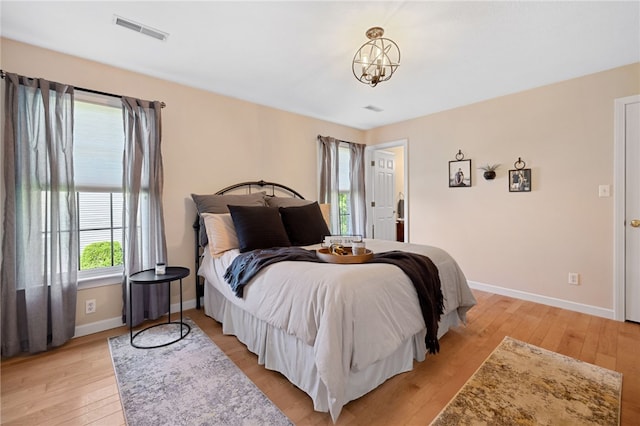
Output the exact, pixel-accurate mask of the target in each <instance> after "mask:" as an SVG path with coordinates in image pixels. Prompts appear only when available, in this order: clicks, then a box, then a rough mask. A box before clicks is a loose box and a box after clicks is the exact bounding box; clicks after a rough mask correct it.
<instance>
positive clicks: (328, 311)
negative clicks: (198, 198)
mask: <svg viewBox="0 0 640 426" xmlns="http://www.w3.org/2000/svg"><path fill="white" fill-rule="evenodd" d="M366 244H367V248H369V249H371V250H373V251H374V252H376V253H378V252H383V251H389V250H398V249H400V250H405V251H412V252H415V253H420V254H424V255H426V256H428V257H429V258H430V259H431V260H432V261H433V263H434V264H435V265H436V266H437V267H438V270H439V275H440V280H441V283H442V291H443V295H444V307H445V314H446V313H448V312H450V311H452V310H457V311H458V316H459V318H460V320H461V321H463V322H464V321H465V314H466V312H467V310H468V309H469V308H471V306H473V305H474V304H475V299H474V297H473V295H472V294H471V291H470V290H469V287H468V285H467V281H466V278H465V276H464V274H463V273H462V271H461V270H460V268H459V267H458V265H457V264H456V262H455V261H454V260H453V258H452V257H451V256H449V255H448V254H447V253H446V252H444V251H443V250H441V249H439V248H436V247H429V246H422V245H415V244H403V243H396V242H390V241H381V240H366ZM317 247H319V246H317ZM317 247H316V246H313V247H308V248H317ZM237 255H238V250H231V251H228V252H225V253H224V254H223V255H222V256H221V257H219V258H217V259H212V257H211V256H210V254H209V252H208V250H205V259H204V261H203V262H202V266H201V268H200V271H199V274H200V275H203V276H204V277H205V278H206V279H207V281H209V282H210V283H212V284H213V285H214V286H215V287H216V288H217V289H218V290H219V291H220V292H221V293H223V294H224V295H225V296H226V297H227V298H228V299H229V300H231V301H232V302H233V303H234V304H236V305H237V306H239V307H241V308H242V309H245V310H246V311H248V312H250V313H252V314H253V315H254V316H256V317H257V318H259V319H260V320H263V321H266V322H267V323H269V324H271V325H272V326H274V327H278V328H281V329H283V330H286V332H287V333H288V334H291V335H294V336H296V337H297V338H299V339H301V340H302V341H304V342H305V343H306V344H308V345H310V346H312V347H313V349H314V354H315V361H316V366H317V368H318V373H319V375H320V378H321V379H322V381H323V382H324V384H325V385H326V387H327V389H328V390H329V392H330V395H332V397H333V398H334V399H335V402H336V403H337V405H339V406H340V407H341V406H342V405H343V404H344V403H346V402H347V401H346V400H345V395H344V387H345V386H344V385H345V383H344V381H345V380H346V378H347V377H348V375H349V371H358V370H360V369H363V368H365V367H367V366H369V365H371V364H373V363H374V362H376V361H378V360H380V359H383V358H385V357H387V356H389V355H390V354H392V353H393V352H394V351H395V350H396V349H397V348H398V346H399V345H400V344H401V343H402V342H404V341H406V340H407V339H408V338H410V337H412V336H414V335H415V334H417V333H418V332H420V331H421V330H423V329H424V328H425V322H424V320H423V318H422V314H421V311H420V306H419V304H418V299H417V295H416V291H415V289H414V287H413V284H412V283H411V281H410V280H409V278H408V277H407V276H406V275H405V274H404V272H402V270H400V269H399V268H398V267H396V266H393V265H389V264H380V263H370V264H360V265H345V264H325V263H310V262H291V261H287V262H280V263H276V264H273V265H271V266H268V267H267V268H265V269H263V270H262V271H261V272H259V273H258V275H256V277H255V278H254V279H253V280H252V282H250V283H249V284H248V285H247V286H245V288H244V297H243V298H238V297H236V296H235V294H234V293H233V292H232V291H231V288H230V286H229V285H228V284H227V283H226V282H225V281H224V279H223V275H224V273H225V271H226V269H227V267H228V266H229V265H230V264H231V262H232V261H233V259H234V258H235V257H236V256H237ZM422 347H423V349H424V342H422ZM423 353H424V351H423ZM332 414H334V413H332ZM336 417H337V416H336Z"/></svg>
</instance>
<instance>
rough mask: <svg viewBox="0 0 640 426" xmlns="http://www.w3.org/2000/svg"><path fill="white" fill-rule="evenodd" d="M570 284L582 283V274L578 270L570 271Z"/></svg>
mask: <svg viewBox="0 0 640 426" xmlns="http://www.w3.org/2000/svg"><path fill="white" fill-rule="evenodd" d="M569 284H571V285H579V284H580V274H579V273H577V272H569Z"/></svg>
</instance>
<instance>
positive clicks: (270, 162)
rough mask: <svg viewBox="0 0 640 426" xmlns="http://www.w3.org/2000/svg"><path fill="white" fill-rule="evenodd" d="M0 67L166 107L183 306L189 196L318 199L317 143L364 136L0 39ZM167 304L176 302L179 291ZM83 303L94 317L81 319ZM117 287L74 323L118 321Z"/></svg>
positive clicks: (172, 249)
mask: <svg viewBox="0 0 640 426" xmlns="http://www.w3.org/2000/svg"><path fill="white" fill-rule="evenodd" d="M0 41H1V43H2V45H1V47H2V49H1V57H0V59H1V67H2V69H4V70H5V71H10V72H14V73H18V74H23V75H26V76H30V77H43V78H46V79H49V80H54V81H59V82H63V83H68V84H71V85H74V86H79V87H86V88H91V89H94V90H100V91H105V92H110V93H117V94H121V95H127V96H133V97H138V98H142V99H149V100H160V101H164V102H166V104H167V107H166V108H164V109H163V111H162V153H163V161H164V172H165V180H164V181H165V184H164V206H165V222H166V237H167V246H168V257H169V263H171V264H174V265H182V266H187V267H189V268H191V269H192V273H191V275H190V276H189V278H188V279H187V280H185V282H184V287H185V291H184V297H185V300H189V299H194V298H195V290H194V277H195V271H193V268H194V267H193V261H194V256H193V244H194V243H193V241H194V237H193V229H192V227H191V225H192V223H193V219H194V216H195V208H194V205H193V203H192V201H191V198H190V194H191V193H192V192H193V193H201V194H206V193H212V192H215V191H216V190H218V189H221V188H223V187H225V186H227V185H230V184H233V183H237V182H239V181H244V180H254V179H255V180H259V179H265V180H271V181H275V182H282V183H284V184H287V185H289V186H291V187H293V188H295V189H296V190H298V191H299V192H300V193H301V194H302V195H304V196H305V198H308V199H316V198H317V188H318V184H317V171H316V170H317V143H316V136H317V135H318V134H321V135H331V136H334V137H336V138H338V139H343V140H349V141H354V142H364V132H362V131H360V130H356V129H352V128H348V127H345V126H340V125H337V124H333V123H329V122H325V121H321V120H316V119H313V118H308V117H304V116H301V115H296V114H291V113H287V112H284V111H280V110H276V109H273V108H266V107H262V106H259V105H256V104H252V103H249V102H244V101H240V100H237V99H232V98H229V97H225V96H220V95H216V94H212V93H209V92H205V91H202V90H198V89H194V88H190V87H187V86H184V85H180V84H175V83H171V82H168V81H164V80H160V79H157V78H152V77H147V76H144V75H141V74H137V73H133V72H129V71H126V70H123V69H118V68H113V67H110V66H106V65H103V64H99V63H96V62H92V61H88V60H84V59H80V58H77V57H72V56H68V55H64V54H60V53H56V52H53V51H50V50H45V49H41V48H37V47H34V46H30V45H26V44H23V43H18V42H15V41H12V40H8V39H0ZM174 287H175V288H174V289H173V292H172V299H173V300H177V294H178V293H177V286H174ZM86 299H96V303H97V308H98V309H97V312H96V313H95V314H91V315H88V316H87V315H85V314H84V304H85V300H86ZM121 309H122V296H121V288H120V286H117V285H116V286H107V287H100V288H96V289H86V290H81V291H80V292H79V294H78V308H77V324H78V325H83V324H87V323H93V322H97V321H103V320H108V319H112V318H117V317H119V316H120V315H121Z"/></svg>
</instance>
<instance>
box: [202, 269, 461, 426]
mask: <svg viewBox="0 0 640 426" xmlns="http://www.w3.org/2000/svg"><path fill="white" fill-rule="evenodd" d="M204 309H205V314H206V315H208V316H210V317H212V318H213V319H215V320H216V321H218V322H220V323H222V331H223V333H224V334H230V335H234V336H236V337H237V338H238V340H239V341H240V342H242V343H243V344H244V345H246V346H247V349H249V350H250V351H251V352H253V353H255V354H256V355H257V356H258V363H259V364H260V365H264V367H265V368H267V369H269V370H275V371H278V372H280V373H281V374H282V375H284V376H285V377H286V378H287V379H288V380H289V381H290V382H291V383H293V384H294V385H295V386H297V387H298V388H300V389H302V390H303V391H304V392H305V393H307V394H308V395H309V396H310V397H311V399H312V400H313V407H314V409H315V410H316V411H320V412H329V413H330V414H331V417H332V419H333V421H334V422H335V421H336V420H337V418H338V416H339V415H340V411H341V410H342V407H343V406H344V405H345V404H346V403H347V402H349V401H352V400H354V399H357V398H359V397H361V396H362V395H364V394H366V393H368V392H370V391H371V390H373V389H375V388H376V387H378V386H380V385H381V384H382V383H384V382H385V381H386V380H387V379H389V378H391V377H393V376H395V375H397V374H400V373H404V372H407V371H410V370H412V369H413V360H414V359H415V360H416V361H424V359H425V354H426V347H425V341H424V339H425V334H426V330H424V329H423V330H422V331H421V332H419V333H417V334H415V335H414V336H413V337H412V338H409V339H407V340H406V341H405V342H404V343H403V344H401V345H400V346H399V347H398V349H397V350H396V351H395V352H394V353H393V354H391V355H390V356H388V357H387V358H384V359H382V360H380V361H377V362H376V363H374V364H372V365H370V366H368V367H366V368H365V369H363V370H359V371H354V370H352V371H351V372H350V374H349V378H348V380H347V384H346V387H347V388H346V389H345V393H344V395H345V400H344V401H336V399H335V398H333V397H332V396H331V395H330V394H329V392H328V389H327V388H326V386H325V385H324V383H323V382H322V381H321V380H320V377H319V375H318V370H317V368H316V364H315V360H314V350H313V347H312V346H309V345H307V344H306V343H304V342H303V341H301V340H300V339H298V338H296V337H295V336H292V335H290V334H287V333H286V332H284V331H283V330H281V329H278V328H275V327H272V326H271V325H269V324H268V323H266V322H264V321H262V320H259V319H257V318H256V317H254V316H253V315H251V314H249V313H248V312H247V311H245V310H243V309H242V308H240V307H238V306H237V305H235V304H233V303H232V302H230V301H228V300H227V299H226V298H225V297H224V296H223V295H222V294H221V293H220V292H219V291H218V290H216V289H215V288H214V287H213V286H212V285H210V284H209V283H208V282H205V291H204ZM458 324H459V318H458V314H457V311H456V310H453V311H451V312H449V313H448V314H447V315H443V316H442V318H441V320H440V325H439V328H438V338H440V337H441V336H442V335H444V334H445V333H446V332H447V331H448V330H449V328H450V327H453V326H457V325H458Z"/></svg>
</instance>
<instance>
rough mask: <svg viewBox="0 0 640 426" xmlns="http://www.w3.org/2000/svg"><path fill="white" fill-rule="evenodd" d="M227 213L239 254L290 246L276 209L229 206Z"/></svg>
mask: <svg viewBox="0 0 640 426" xmlns="http://www.w3.org/2000/svg"><path fill="white" fill-rule="evenodd" d="M229 212H231V218H232V219H233V225H234V227H235V228H236V235H237V236H238V242H239V243H240V252H243V253H244V252H246V251H250V250H255V249H265V248H272V247H289V246H291V243H290V242H289V238H288V237H287V231H285V229H284V225H283V224H282V220H281V219H280V213H279V212H278V209H277V208H275V207H254V206H233V205H230V206H229Z"/></svg>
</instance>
